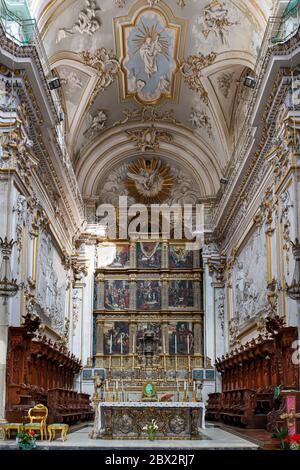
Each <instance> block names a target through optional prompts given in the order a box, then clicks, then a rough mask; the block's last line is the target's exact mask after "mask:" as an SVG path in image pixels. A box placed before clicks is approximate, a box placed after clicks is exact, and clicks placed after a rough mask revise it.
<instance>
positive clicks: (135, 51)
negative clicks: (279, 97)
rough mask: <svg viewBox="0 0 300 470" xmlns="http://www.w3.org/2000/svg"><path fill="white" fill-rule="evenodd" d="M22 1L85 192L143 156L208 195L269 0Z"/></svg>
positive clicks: (241, 109) (234, 128)
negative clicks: (55, 86)
mask: <svg viewBox="0 0 300 470" xmlns="http://www.w3.org/2000/svg"><path fill="white" fill-rule="evenodd" d="M31 3H32V9H33V10H34V12H35V16H36V18H37V20H38V25H39V29H40V31H41V34H42V37H43V42H44V46H45V49H46V52H47V55H48V57H49V62H50V65H51V68H52V69H53V70H54V72H55V74H57V75H59V77H60V79H61V83H62V88H61V91H60V92H61V98H62V102H63V106H64V111H65V122H64V126H65V134H66V140H67V143H68V147H69V151H70V153H71V155H72V156H73V162H74V167H75V171H76V173H77V175H78V181H79V184H80V187H81V189H82V192H83V196H84V197H86V198H89V197H92V196H93V197H95V196H96V195H97V194H100V193H101V189H103V181H107V178H109V175H110V174H111V172H116V171H118V169H120V167H121V166H122V164H124V163H125V162H126V161H127V160H128V161H130V160H132V158H134V157H136V158H140V157H141V155H147V154H149V155H151V156H154V157H157V158H158V157H160V158H161V159H163V160H165V161H166V163H167V164H168V165H174V167H176V168H177V169H178V171H180V170H181V169H183V170H184V172H185V174H186V175H189V178H190V180H189V181H190V182H191V181H193V184H195V187H197V191H198V194H199V195H200V196H201V197H207V196H214V195H215V194H216V193H217V191H218V189H219V185H220V179H221V178H222V176H223V174H224V172H225V170H226V166H227V165H228V162H229V160H230V156H231V154H232V150H233V148H234V144H235V142H236V140H237V138H238V135H239V131H240V129H241V126H242V123H243V120H244V117H245V113H246V109H247V104H248V103H249V100H250V99H251V93H252V92H251V90H249V89H248V88H246V87H245V86H244V85H243V77H244V76H245V75H246V74H247V73H249V71H250V70H254V67H255V63H256V59H257V55H258V51H259V48H260V45H261V43H262V40H263V36H264V32H265V28H266V24H267V20H268V17H269V15H270V12H271V10H272V7H273V1H272V0H94V1H93V0H50V1H48V0H38V1H34V0H33V1H32V2H31ZM145 129H148V130H149V129H150V131H151V132H150V133H148V134H147V135H146V136H145V132H144V131H145ZM147 138H149V139H150V145H148V146H147ZM187 180H188V176H187Z"/></svg>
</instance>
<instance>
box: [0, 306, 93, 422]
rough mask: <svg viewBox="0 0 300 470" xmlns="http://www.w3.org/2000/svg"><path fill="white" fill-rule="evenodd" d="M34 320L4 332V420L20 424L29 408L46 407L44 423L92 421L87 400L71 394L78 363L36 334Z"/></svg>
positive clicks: (83, 395)
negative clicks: (47, 413)
mask: <svg viewBox="0 0 300 470" xmlns="http://www.w3.org/2000/svg"><path fill="white" fill-rule="evenodd" d="M39 325H40V320H39V319H38V318H35V319H33V318H32V317H31V316H30V315H27V316H26V317H25V323H24V325H22V326H20V327H10V328H9V332H8V359H7V380H6V383H7V390H6V419H7V420H8V421H10V422H23V421H24V418H25V416H26V415H27V412H28V410H29V408H31V407H32V406H34V405H36V404H38V403H41V404H44V405H46V406H47V407H48V409H49V417H48V422H49V423H53V422H56V423H58V422H62V423H63V422H65V423H71V424H72V423H76V422H77V421H79V420H87V419H91V418H92V417H93V410H92V408H91V405H90V396H89V395H87V394H84V393H78V392H76V391H74V390H73V384H74V379H75V377H76V375H77V374H79V372H80V370H81V363H80V361H79V360H78V359H76V358H75V356H74V355H73V354H71V353H70V352H68V351H67V349H66V347H65V346H64V345H63V344H60V345H59V344H57V343H55V342H53V341H52V340H51V339H49V338H47V337H46V336H45V335H41V334H40V333H38V332H37V330H38V327H39Z"/></svg>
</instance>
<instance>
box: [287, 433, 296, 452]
mask: <svg viewBox="0 0 300 470" xmlns="http://www.w3.org/2000/svg"><path fill="white" fill-rule="evenodd" d="M284 442H285V443H286V444H287V448H288V449H290V450H300V434H294V435H293V436H287V437H285V438H284Z"/></svg>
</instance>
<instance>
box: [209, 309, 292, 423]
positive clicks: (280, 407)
mask: <svg viewBox="0 0 300 470" xmlns="http://www.w3.org/2000/svg"><path fill="white" fill-rule="evenodd" d="M297 335H298V331H297V328H295V327H285V326H284V322H283V320H282V319H281V318H279V317H276V318H267V321H266V333H265V334H264V335H263V336H262V335H259V336H258V337H257V338H256V339H253V340H252V341H251V342H250V343H249V342H247V343H246V344H245V345H241V346H240V347H239V349H237V348H236V349H235V350H234V351H232V352H231V353H230V354H226V357H224V356H222V358H221V359H217V361H216V364H215V366H216V369H217V371H218V372H219V373H220V374H221V375H222V392H221V393H212V394H210V395H209V400H208V404H207V411H206V417H207V419H208V420H213V421H221V422H223V423H226V424H231V425H238V426H243V427H248V428H258V429H263V428H267V427H268V429H270V421H271V420H273V421H274V416H276V418H277V419H278V420H280V416H281V414H282V413H283V412H284V403H283V402H282V401H281V400H280V396H279V397H276V393H274V392H275V391H276V389H277V390H280V389H285V390H290V389H293V390H295V389H298V388H299V367H298V366H297V365H296V364H293V362H292V355H293V353H294V349H293V348H292V344H293V342H294V341H295V340H296V339H297Z"/></svg>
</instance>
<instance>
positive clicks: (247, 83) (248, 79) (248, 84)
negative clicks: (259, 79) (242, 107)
mask: <svg viewBox="0 0 300 470" xmlns="http://www.w3.org/2000/svg"><path fill="white" fill-rule="evenodd" d="M244 85H245V86H246V87H248V88H255V86H256V80H255V78H254V77H251V76H250V75H247V76H246V77H245V79H244Z"/></svg>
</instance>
